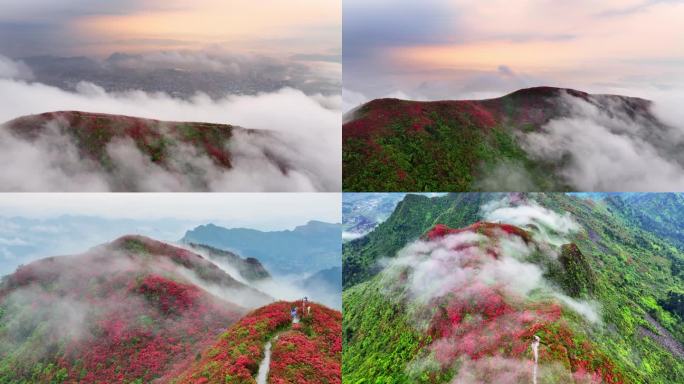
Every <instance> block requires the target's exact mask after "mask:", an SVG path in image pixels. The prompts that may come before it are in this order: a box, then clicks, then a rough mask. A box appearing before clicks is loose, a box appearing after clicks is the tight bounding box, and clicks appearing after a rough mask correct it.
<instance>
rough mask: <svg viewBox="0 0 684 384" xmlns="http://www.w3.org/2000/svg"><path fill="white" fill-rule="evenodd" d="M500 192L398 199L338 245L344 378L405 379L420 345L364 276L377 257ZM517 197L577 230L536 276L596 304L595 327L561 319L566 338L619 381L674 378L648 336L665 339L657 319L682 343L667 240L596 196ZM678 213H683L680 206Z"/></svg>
mask: <svg viewBox="0 0 684 384" xmlns="http://www.w3.org/2000/svg"><path fill="white" fill-rule="evenodd" d="M501 196H502V195H497V194H451V195H448V196H443V197H436V198H432V199H430V198H426V197H420V196H407V198H406V199H405V200H404V201H403V202H402V203H400V204H399V205H398V206H397V209H396V210H395V212H394V213H393V214H392V216H391V217H390V218H389V219H388V220H387V221H386V222H384V223H383V224H381V225H380V226H378V227H377V228H376V229H375V230H374V231H373V232H371V233H370V234H369V235H367V236H366V237H364V238H361V239H358V240H355V241H352V242H350V243H348V244H345V246H344V252H343V260H344V263H345V265H344V268H345V288H346V290H345V293H344V295H343V299H344V308H345V323H344V342H345V351H344V355H343V361H344V364H345V368H344V371H343V374H344V378H345V380H349V382H350V383H362V382H364V383H376V382H377V383H385V382H387V383H389V382H400V383H401V382H408V381H409V379H408V377H407V364H408V363H409V362H410V361H411V360H412V359H413V357H414V356H415V355H416V353H417V349H419V348H420V347H421V346H422V345H423V343H425V342H428V340H426V338H425V336H423V335H420V334H419V333H417V332H416V331H415V330H413V329H412V328H411V326H410V322H409V321H408V319H407V318H406V316H405V314H406V308H404V307H402V305H401V303H400V302H396V300H395V301H393V300H392V298H388V297H384V296H383V294H382V292H381V291H380V289H381V288H380V286H379V284H380V283H379V278H378V277H375V278H374V277H373V276H375V275H376V274H377V273H378V272H379V267H378V266H377V265H378V264H377V262H378V261H379V260H381V259H382V258H385V257H394V256H395V255H396V252H397V251H398V250H399V249H400V248H401V247H402V246H403V245H405V244H407V243H410V242H411V241H413V240H415V239H416V238H418V237H419V236H420V235H422V234H423V233H425V232H426V231H427V230H428V229H430V228H431V227H433V226H434V224H436V223H443V224H446V225H448V226H451V227H455V228H458V227H463V226H466V225H469V224H471V223H473V222H475V221H477V220H479V217H478V212H479V208H480V206H481V205H482V204H483V203H485V202H487V201H490V200H491V199H496V198H500V197H501ZM525 196H526V197H528V198H532V199H534V200H536V201H537V202H538V203H539V204H540V205H542V206H544V207H546V208H549V209H551V210H553V211H556V212H559V213H563V212H569V213H570V214H571V215H572V216H573V218H574V219H575V221H577V223H578V224H579V225H580V227H581V230H580V231H579V232H578V233H577V234H576V235H574V236H573V238H572V239H571V241H572V242H573V243H574V244H576V246H572V247H570V246H568V247H565V255H563V256H562V257H561V258H560V262H561V263H562V264H563V267H564V269H562V270H555V271H554V270H553V269H549V270H547V276H546V277H547V278H548V279H549V280H551V281H553V282H555V283H556V284H558V286H560V287H563V288H564V291H565V292H566V293H567V294H568V295H572V296H579V297H590V298H592V299H593V300H595V301H596V302H598V304H599V305H600V315H601V318H602V322H601V323H600V324H599V325H598V326H596V327H588V328H587V327H585V328H586V329H584V330H583V329H582V325H581V323H578V322H577V319H572V318H566V320H567V321H568V322H569V323H570V324H575V325H574V327H573V329H579V330H580V332H586V334H584V335H582V334H579V335H578V336H576V337H580V338H588V339H591V340H592V341H593V342H594V345H596V346H597V347H596V348H597V351H598V350H600V352H601V353H602V354H605V355H606V356H608V357H609V358H610V360H611V361H612V363H613V364H614V366H615V370H616V371H618V372H622V373H623V374H624V376H625V382H630V383H644V384H646V383H648V384H652V383H683V382H684V359H683V358H682V357H677V353H676V352H675V351H673V350H671V349H668V346H667V345H665V343H663V342H662V339H661V340H660V341H659V340H657V339H656V338H655V337H652V335H656V336H661V337H666V335H665V333H664V332H662V331H661V330H659V329H658V327H657V326H656V324H659V325H661V326H662V327H663V328H664V329H665V330H666V332H668V333H670V334H671V335H672V337H673V338H674V339H675V340H676V341H677V342H679V343H680V344H681V343H684V319H683V318H682V317H681V313H679V312H678V309H677V308H680V306H681V296H678V295H680V294H681V293H682V292H684V279H682V276H681V273H680V272H679V270H678V269H677V268H678V266H679V265H681V263H682V262H683V261H684V253H683V252H682V251H681V250H680V249H678V246H676V245H675V244H674V240H673V239H674V238H667V239H666V238H663V236H660V235H658V233H654V232H650V231H648V230H645V229H644V228H646V227H642V226H637V225H635V224H634V222H632V221H630V220H628V219H626V218H625V217H624V215H622V214H619V213H616V212H615V208H614V207H613V206H612V205H610V204H607V203H605V202H594V201H591V200H582V199H579V198H576V197H572V196H568V195H565V194H528V195H525ZM665 197H667V196H666V195H665ZM655 206H658V205H657V204H656V205H655ZM672 207H673V209H676V205H673V206H672ZM679 209H680V210H682V211H684V204H682V205H681V207H680V208H679ZM642 212H643V211H642ZM665 227H666V226H665ZM347 272H349V273H350V274H347ZM563 272H566V273H568V274H569V276H567V275H566V274H565V273H563ZM673 292H674V293H673ZM564 317H567V315H565V314H564ZM651 319H654V320H655V321H656V322H657V323H655V324H654V322H652V321H651ZM363 378H365V379H363ZM414 379H415V378H414ZM429 382H444V381H439V380H436V381H429Z"/></svg>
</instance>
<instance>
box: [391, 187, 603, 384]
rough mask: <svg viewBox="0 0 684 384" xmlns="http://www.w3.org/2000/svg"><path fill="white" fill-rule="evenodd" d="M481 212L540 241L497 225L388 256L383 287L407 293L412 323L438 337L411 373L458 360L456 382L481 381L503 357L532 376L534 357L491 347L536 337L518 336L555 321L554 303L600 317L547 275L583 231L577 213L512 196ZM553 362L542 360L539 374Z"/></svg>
mask: <svg viewBox="0 0 684 384" xmlns="http://www.w3.org/2000/svg"><path fill="white" fill-rule="evenodd" d="M481 215H482V216H483V218H484V219H485V220H489V221H494V222H500V223H502V224H514V225H517V226H520V227H523V228H524V229H525V230H527V231H528V232H530V233H531V234H532V238H533V239H534V240H533V241H529V242H528V241H526V240H525V239H523V238H522V237H520V236H518V235H515V234H510V233H507V232H506V231H505V230H503V229H497V228H495V229H492V230H493V231H494V232H493V234H491V235H490V234H487V233H483V232H481V231H475V230H473V231H465V232H459V233H455V234H450V235H447V236H444V237H441V238H436V239H433V240H427V239H426V240H418V241H416V242H414V243H412V244H409V245H408V246H406V247H405V248H404V249H402V250H401V251H400V252H399V253H398V254H397V257H395V258H393V259H391V260H389V261H386V263H387V265H386V268H385V269H384V270H383V272H382V274H381V275H380V276H381V279H382V280H381V281H382V282H383V285H384V287H385V289H386V290H387V292H388V293H390V294H392V295H397V294H398V295H400V297H402V298H403V299H405V300H408V301H409V302H410V304H409V305H407V306H406V307H407V308H410V309H409V315H410V317H411V318H412V319H413V321H414V326H415V327H416V328H417V329H419V330H421V331H423V332H431V333H430V334H431V335H433V337H434V339H433V342H432V343H431V344H430V346H429V347H428V348H426V349H425V350H424V351H423V352H421V353H420V354H419V356H418V357H417V358H416V359H415V360H414V361H413V362H411V364H409V366H408V367H407V370H408V373H409V375H412V376H415V377H418V376H419V375H421V374H423V373H424V372H425V371H426V370H428V371H430V370H440V369H446V368H449V367H454V368H458V369H460V370H459V373H458V378H459V379H458V380H456V381H454V382H479V381H478V380H479V379H478V378H480V376H481V375H482V374H485V373H486V371H490V370H492V369H494V368H495V365H496V364H494V365H492V364H491V363H492V361H489V360H490V359H494V360H493V361H496V359H501V363H502V364H504V363H505V364H504V365H506V366H508V365H511V366H513V367H515V369H514V370H513V371H515V372H518V373H519V374H520V375H521V377H529V375H530V372H531V364H530V362H529V361H523V360H520V359H512V358H508V357H500V356H498V355H492V357H486V356H489V354H490V352H487V351H494V352H491V353H496V351H498V350H499V349H500V347H501V343H502V342H510V343H511V345H515V346H516V347H515V348H520V347H522V348H525V346H526V343H528V342H531V339H530V340H529V341H526V340H524V339H521V338H520V337H521V336H520V335H521V334H524V333H525V331H526V330H527V329H529V327H530V324H533V323H539V324H544V323H550V322H554V321H556V320H557V319H558V317H557V316H559V314H554V309H553V308H554V306H555V307H556V308H560V307H561V306H562V307H563V308H564V310H567V311H572V312H575V313H577V314H578V315H579V316H580V317H582V318H584V319H585V321H586V322H587V323H588V324H594V323H598V322H600V321H601V316H600V314H599V308H598V305H597V304H596V303H594V302H590V301H584V300H578V299H573V298H571V297H569V296H567V295H566V294H565V293H564V292H563V291H562V290H561V289H560V288H559V287H558V286H557V285H556V284H555V283H554V282H552V281H550V280H548V279H547V278H546V269H547V267H548V265H549V264H550V263H557V262H558V261H557V255H558V252H559V248H560V245H561V244H564V243H567V242H569V240H567V239H566V236H568V235H571V234H572V233H574V232H576V231H578V230H579V226H578V225H577V224H576V222H575V221H574V220H573V219H572V217H570V216H569V215H561V214H557V213H555V212H553V211H550V210H548V209H546V208H544V207H541V206H540V205H539V204H537V203H536V202H534V201H531V200H530V201H528V200H523V199H518V198H515V197H510V196H509V197H505V198H504V199H502V200H500V201H494V202H492V203H490V204H487V205H485V206H483V207H482V209H481ZM534 303H537V304H534ZM529 305H532V307H529ZM535 305H538V306H535ZM540 308H541V309H540ZM440 311H441V312H440ZM485 313H486V314H485ZM435 329H436V330H435ZM506 340H508V341H506ZM481 354H484V356H485V360H483V361H481V362H473V361H470V360H468V356H471V357H472V356H474V355H477V356H481ZM487 361H489V362H488V363H486V362H487ZM482 364H484V365H482ZM555 369H556V367H553V366H541V367H540V377H544V376H545V375H546V374H547V373H548V374H550V372H547V370H550V371H554V370H555ZM494 371H496V369H494ZM494 371H492V372H490V375H489V376H487V377H499V376H497V375H499V374H503V375H504V376H502V377H508V378H510V377H512V376H511V375H510V374H512V373H513V371H511V372H509V375H506V374H505V373H503V372H499V373H496V372H494ZM566 373H567V374H569V372H566ZM491 375H494V376H491ZM459 380H462V381H459Z"/></svg>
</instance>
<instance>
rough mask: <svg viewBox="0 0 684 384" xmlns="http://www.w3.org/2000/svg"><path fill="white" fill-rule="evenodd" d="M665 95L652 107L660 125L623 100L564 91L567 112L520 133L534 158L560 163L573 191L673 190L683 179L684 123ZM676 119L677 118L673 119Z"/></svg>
mask: <svg viewBox="0 0 684 384" xmlns="http://www.w3.org/2000/svg"><path fill="white" fill-rule="evenodd" d="M666 100H670V98H665V99H664V101H662V102H658V103H656V104H655V106H656V107H655V108H653V111H654V112H655V114H656V117H658V118H659V120H662V121H664V122H666V123H667V122H673V123H674V124H676V125H663V124H662V123H660V122H658V121H654V120H652V118H651V117H650V116H648V115H646V114H643V113H638V112H637V113H634V111H633V108H632V107H630V106H629V105H627V104H626V103H625V102H624V101H617V100H616V99H608V98H603V97H601V96H597V97H592V98H591V99H590V100H589V101H585V100H583V99H580V98H578V97H572V96H569V95H565V96H563V97H562V99H561V108H562V109H563V110H565V111H566V113H567V114H566V116H567V117H563V118H557V119H554V120H552V121H550V122H549V123H548V124H546V125H545V126H543V127H542V129H541V131H539V132H534V133H530V134H526V135H524V136H523V141H522V143H523V148H524V149H525V150H526V151H527V152H528V153H529V154H531V155H532V157H533V158H535V159H538V160H542V161H547V162H551V163H556V164H561V166H560V170H559V173H560V175H561V177H562V178H563V179H564V181H566V182H567V183H568V184H569V185H571V186H572V187H573V188H574V189H575V190H578V191H674V190H679V189H681V187H682V180H684V156H682V149H683V148H684V126H682V123H681V120H678V119H677V117H676V113H678V112H677V111H678V110H679V108H677V109H675V108H672V106H671V105H669V104H668V102H667V101H666ZM677 120H678V121H677Z"/></svg>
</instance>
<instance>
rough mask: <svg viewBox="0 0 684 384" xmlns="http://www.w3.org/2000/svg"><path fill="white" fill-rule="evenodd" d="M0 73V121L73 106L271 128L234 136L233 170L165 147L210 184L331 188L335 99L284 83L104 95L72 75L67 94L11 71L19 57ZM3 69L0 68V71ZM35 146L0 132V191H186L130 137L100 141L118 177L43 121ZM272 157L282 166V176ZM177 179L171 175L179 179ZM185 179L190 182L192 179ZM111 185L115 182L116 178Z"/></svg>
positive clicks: (336, 138) (335, 180)
mask: <svg viewBox="0 0 684 384" xmlns="http://www.w3.org/2000/svg"><path fill="white" fill-rule="evenodd" d="M5 67H6V68H4V69H3V71H2V73H0V75H2V76H3V77H4V78H0V105H1V106H0V121H7V120H10V119H12V118H16V117H19V116H22V115H30V114H36V113H42V112H47V111H59V110H79V111H86V112H98V113H109V114H121V115H129V116H137V117H145V118H154V119H159V120H170V121H198V122H211V123H223V124H231V125H238V126H242V127H246V128H254V129H264V130H271V131H275V134H273V135H271V136H268V135H246V134H242V133H239V132H238V133H236V135H235V137H234V138H233V140H232V141H231V142H230V148H229V150H230V151H231V152H232V153H233V154H234V168H233V169H232V170H230V171H225V170H222V169H219V168H217V167H214V166H212V164H211V163H210V161H209V159H208V158H206V157H202V156H199V155H198V154H197V153H194V152H193V151H192V149H191V148H179V149H178V150H177V151H176V153H175V156H176V157H175V158H174V159H173V161H174V162H176V165H177V166H178V168H183V167H187V166H190V167H192V168H194V169H200V170H202V171H203V172H204V178H203V180H200V184H204V185H206V188H199V189H200V190H205V189H206V190H211V191H239V190H242V191H252V192H253V191H288V190H289V191H307V190H308V191H334V190H339V189H340V187H341V156H342V155H341V142H340V136H341V133H340V111H339V108H340V107H341V100H340V97H339V96H323V95H313V96H307V95H305V94H304V93H303V92H301V91H298V90H294V89H287V88H285V89H282V90H280V91H278V92H274V93H268V94H258V95H254V96H227V97H225V98H222V99H218V100H214V99H211V98H209V97H208V96H206V95H203V94H197V95H196V96H194V97H193V98H191V99H190V100H183V99H177V98H173V97H170V96H168V95H166V94H163V93H154V94H150V93H145V92H142V91H129V92H122V93H109V92H106V91H105V90H104V89H102V88H100V87H98V86H96V85H94V84H92V83H85V82H81V83H79V84H78V86H77V87H76V91H74V92H67V91H64V90H61V89H58V88H54V87H50V86H46V85H43V84H40V83H29V82H26V81H23V80H17V79H16V78H17V77H18V76H19V74H21V72H20V68H21V67H20V64H18V63H14V64H13V65H12V63H9V64H8V65H6V66H5ZM2 68H3V67H1V66H0V69H2ZM48 128H49V129H48V130H47V132H48V133H47V134H46V135H45V136H42V137H41V138H40V139H39V140H38V141H36V142H35V143H28V142H22V141H21V140H18V139H16V138H15V137H12V136H11V135H8V134H7V132H0V135H1V136H0V147H2V151H0V157H2V161H3V162H5V163H8V162H11V163H12V164H15V166H14V167H12V168H9V167H6V168H5V170H4V171H3V172H2V174H1V175H0V178H2V179H3V183H2V185H3V189H5V190H17V191H21V190H34V191H36V190H37V191H54V190H67V191H68V190H80V191H88V190H94V191H103V190H104V191H106V190H116V189H117V183H112V182H111V180H108V179H110V178H111V177H114V178H117V177H119V178H123V179H124V180H125V181H127V182H129V183H132V184H131V187H130V189H133V190H166V191H168V190H196V189H198V188H197V186H196V185H197V183H193V182H192V180H191V179H190V177H189V176H190V175H178V174H174V173H169V172H167V171H166V170H163V169H160V168H159V167H157V166H156V165H155V164H152V163H150V162H149V160H146V159H145V158H143V157H141V156H140V154H139V153H138V152H137V150H136V149H135V146H132V145H131V143H127V142H119V143H115V144H112V145H110V147H108V148H107V152H108V153H109V154H110V156H111V157H112V158H113V159H116V160H118V164H119V165H120V167H119V172H120V174H119V175H103V174H102V173H101V172H100V171H99V170H96V169H95V170H94V169H93V168H92V164H88V163H87V162H81V161H79V158H78V156H77V154H76V151H75V148H74V146H73V144H70V143H69V141H68V140H66V139H65V138H64V137H63V136H62V135H60V134H59V129H57V127H48ZM274 159H275V160H276V162H278V161H280V162H283V163H285V164H288V165H291V166H292V172H289V173H288V174H283V173H282V172H281V171H280V169H278V167H277V165H275V164H274ZM179 176H180V177H179ZM193 184H194V185H193ZM119 185H120V183H119Z"/></svg>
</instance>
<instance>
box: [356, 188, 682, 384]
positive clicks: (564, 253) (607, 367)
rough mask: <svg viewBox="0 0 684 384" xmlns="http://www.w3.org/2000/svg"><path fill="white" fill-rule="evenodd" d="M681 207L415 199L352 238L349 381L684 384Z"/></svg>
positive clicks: (608, 200)
mask: <svg viewBox="0 0 684 384" xmlns="http://www.w3.org/2000/svg"><path fill="white" fill-rule="evenodd" d="M588 197H590V198H588ZM682 211H684V198H682V196H681V194H625V195H622V194H613V193H610V194H591V196H583V195H575V194H563V193H526V194H518V193H514V194H503V193H452V194H448V195H445V196H439V197H433V198H429V197H426V196H419V195H412V194H408V195H406V197H405V198H404V200H402V201H401V202H400V203H399V204H398V205H397V207H396V209H395V210H394V212H393V213H392V214H391V216H390V217H389V218H388V219H387V220H386V221H384V222H383V223H381V224H379V225H378V226H377V227H376V228H375V229H374V230H373V231H371V232H370V233H369V234H367V235H366V236H364V237H362V238H359V239H356V240H351V241H349V242H347V243H345V244H344V245H343V271H344V288H345V289H344V294H343V303H344V309H345V323H344V329H343V332H344V343H345V349H344V354H343V377H344V380H345V381H349V382H355V381H357V380H362V379H363V380H367V381H371V382H374V381H378V380H380V381H383V380H384V381H391V382H415V383H452V382H533V380H534V379H533V375H535V374H536V375H537V380H538V382H539V383H543V382H554V383H556V382H557V383H565V382H567V383H576V382H602V383H644V384H645V383H649V384H650V383H675V382H677V383H678V382H684V376H683V372H684V331H683V330H684V305H682V303H684V242H682V237H681V235H680V233H679V230H678V229H677V228H681V227H682V224H683V223H682V217H681V216H682V215H681V212H682ZM535 350H536V351H537V352H535ZM535 353H538V366H537V367H536V368H535V365H537V363H535ZM645 367H648V368H645ZM535 372H536V373H535ZM473 380H474V381H473Z"/></svg>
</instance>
